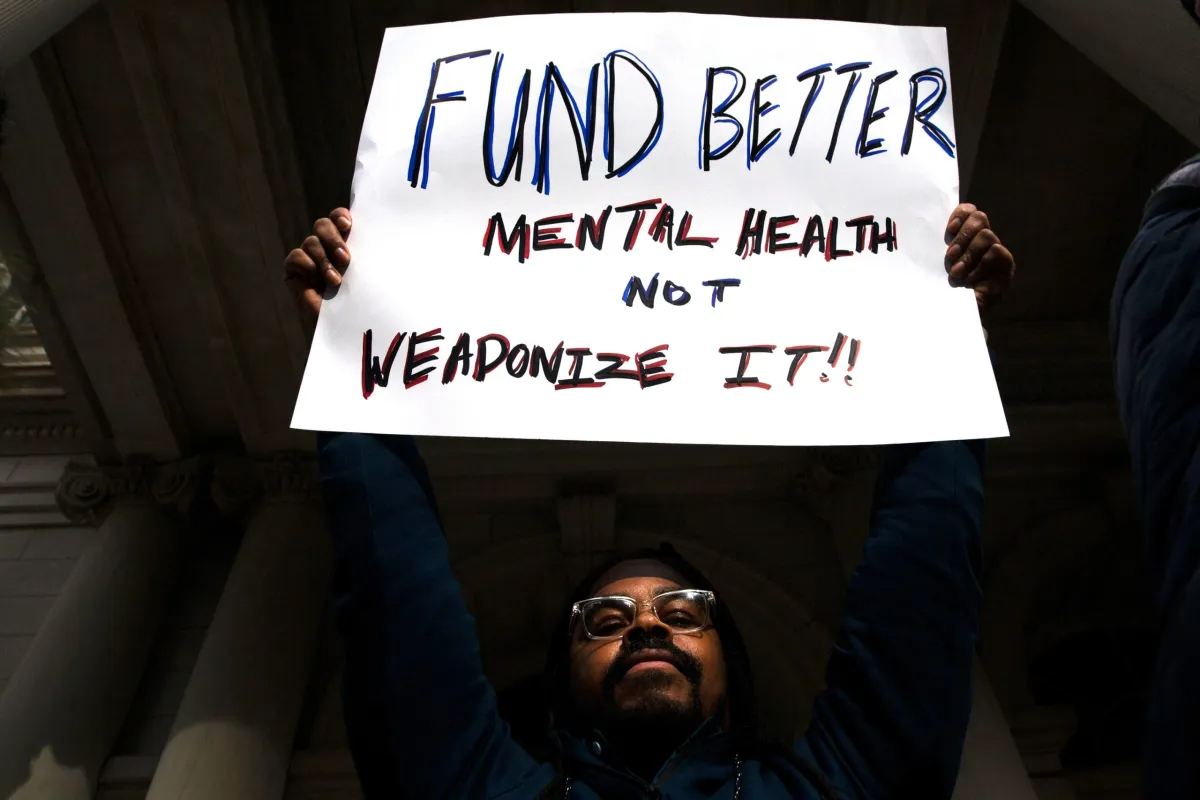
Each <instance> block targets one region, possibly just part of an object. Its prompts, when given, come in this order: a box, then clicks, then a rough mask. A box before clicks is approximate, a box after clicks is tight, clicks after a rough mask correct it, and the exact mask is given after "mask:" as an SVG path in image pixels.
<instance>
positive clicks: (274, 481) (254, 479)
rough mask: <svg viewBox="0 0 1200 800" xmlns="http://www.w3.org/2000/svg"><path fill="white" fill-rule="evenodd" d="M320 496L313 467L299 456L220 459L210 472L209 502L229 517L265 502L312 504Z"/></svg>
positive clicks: (313, 464) (305, 457) (304, 456)
mask: <svg viewBox="0 0 1200 800" xmlns="http://www.w3.org/2000/svg"><path fill="white" fill-rule="evenodd" d="M320 496H321V495H320V486H319V484H318V481H317V470H316V464H315V463H314V461H313V459H312V457H311V456H306V455H304V454H302V453H279V454H276V455H274V456H272V457H270V458H265V459H256V460H252V459H246V458H221V459H218V460H217V462H216V465H215V469H214V470H213V481H212V497H213V502H214V503H216V505H217V507H218V508H219V509H221V511H223V512H224V513H226V514H229V515H231V516H239V515H243V514H245V513H247V512H248V511H250V510H251V509H252V508H254V507H255V506H256V505H257V504H258V503H259V502H260V501H262V500H266V499H270V500H274V501H283V502H294V503H313V502H317V501H319V500H320Z"/></svg>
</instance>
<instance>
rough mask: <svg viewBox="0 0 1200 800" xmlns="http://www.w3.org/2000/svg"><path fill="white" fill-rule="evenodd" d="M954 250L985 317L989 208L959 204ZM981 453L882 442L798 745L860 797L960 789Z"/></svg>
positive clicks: (945, 793) (989, 289)
mask: <svg viewBox="0 0 1200 800" xmlns="http://www.w3.org/2000/svg"><path fill="white" fill-rule="evenodd" d="M946 244H947V248H946V271H947V273H948V275H949V280H950V283H951V284H952V285H955V286H963V287H967V288H970V289H972V290H973V291H974V292H975V297H976V300H977V301H978V304H979V307H980V310H981V311H982V310H984V309H986V308H987V307H988V306H990V305H991V304H993V303H995V302H996V301H997V300H998V299H999V298H1000V296H1001V295H1003V293H1004V292H1005V291H1006V290H1007V289H1008V287H1009V285H1010V284H1011V283H1012V279H1013V275H1014V272H1015V268H1014V263H1013V257H1012V254H1011V253H1010V252H1009V251H1008V250H1007V248H1005V247H1004V246H1003V245H1002V244H1001V243H1000V240H999V238H997V236H996V234H995V233H994V232H993V231H992V229H991V223H990V221H989V220H988V217H987V215H986V214H984V213H982V212H981V211H979V209H977V208H975V206H972V205H969V204H963V205H960V206H959V207H958V208H956V209H955V210H954V212H953V213H952V214H951V215H950V220H949V222H948V223H947V225H946ZM947 413H969V410H964V409H947ZM983 455H984V444H983V442H937V443H933V444H912V445H896V446H892V447H890V448H888V452H887V456H886V458H885V459H884V464H883V467H882V469H881V470H880V473H879V480H878V483H877V484H876V487H875V499H874V506H873V509H872V514H871V530H870V533H869V536H868V538H867V543H866V547H865V548H864V552H863V557H862V561H861V562H860V564H859V565H858V568H857V569H856V570H855V571H854V574H853V575H852V576H851V578H850V584H849V586H848V587H847V590H846V605H845V612H844V615H843V618H842V627H841V631H840V633H839V635H838V638H837V642H836V644H835V646H834V650H833V654H832V656H831V657H830V660H829V668H828V673H827V675H826V689H825V691H824V692H822V694H821V695H820V696H819V697H818V698H817V701H816V703H815V705H814V707H813V720H812V726H811V728H810V729H809V731H808V734H807V735H806V737H805V739H803V740H802V741H801V742H800V743H799V744H798V747H799V749H800V751H801V753H802V754H803V755H806V756H808V757H810V758H812V759H813V760H814V761H816V762H817V763H818V765H819V766H820V767H822V768H823V770H824V771H825V772H826V773H827V774H828V775H829V776H830V777H831V778H833V779H834V781H835V782H836V783H837V784H838V785H841V786H843V787H847V788H849V789H852V790H853V792H854V795H855V796H856V797H859V798H870V800H885V799H886V798H892V797H897V798H908V797H920V798H923V799H924V800H939V798H949V797H950V796H951V795H952V794H953V792H954V784H955V782H956V780H957V777H958V766H959V761H960V760H961V758H962V746H963V739H964V737H965V736H966V730H967V721H968V719H969V718H970V715H971V661H972V658H973V657H974V651H975V642H976V638H977V636H978V631H979V614H980V609H981V607H982V605H983V592H982V589H981V588H980V559H981V550H982V544H981V541H980V516H981V514H982V510H983Z"/></svg>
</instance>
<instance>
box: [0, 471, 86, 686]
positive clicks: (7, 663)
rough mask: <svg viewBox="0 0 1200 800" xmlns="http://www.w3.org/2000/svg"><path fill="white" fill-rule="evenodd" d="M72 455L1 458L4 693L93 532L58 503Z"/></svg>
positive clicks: (0, 657) (0, 672)
mask: <svg viewBox="0 0 1200 800" xmlns="http://www.w3.org/2000/svg"><path fill="white" fill-rule="evenodd" d="M69 458H70V456H25V457H22V458H0V693H3V691H4V689H5V688H6V687H7V685H8V680H9V678H10V677H11V676H12V674H13V671H14V670H16V668H17V665H18V664H19V663H21V659H22V658H24V656H25V651H26V650H27V649H28V647H29V643H30V642H31V641H32V640H33V636H34V634H36V633H37V631H38V628H39V627H40V626H41V624H42V620H43V619H44V618H45V616H46V613H47V612H48V611H49V610H50V606H52V605H53V604H54V600H55V598H56V597H58V593H59V591H60V590H61V589H62V586H63V584H64V583H65V582H66V580H67V576H69V575H70V574H71V570H72V569H73V568H74V567H75V562H76V561H77V560H78V558H79V554H80V552H81V550H82V549H83V547H84V545H85V544H86V542H87V536H88V534H89V533H90V529H89V528H81V527H77V526H74V525H73V524H72V523H71V522H70V521H68V520H67V519H66V518H65V517H63V515H62V514H61V513H60V512H59V510H58V506H57V505H56V504H55V502H54V486H55V483H56V482H57V481H58V476H59V475H60V474H61V473H62V469H63V466H64V465H65V464H66V462H67V460H68V459H69Z"/></svg>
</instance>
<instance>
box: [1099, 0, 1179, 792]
mask: <svg viewBox="0 0 1200 800" xmlns="http://www.w3.org/2000/svg"><path fill="white" fill-rule="evenodd" d="M1185 5H1186V4H1185ZM1110 332H1111V338H1112V348H1113V360H1114V366H1115V373H1116V388H1117V399H1118V404H1119V409H1120V413H1121V420H1122V422H1123V423H1124V426H1125V433H1126V437H1127V438H1128V440H1129V448H1130V454H1131V456H1132V466H1133V476H1134V483H1135V490H1136V495H1137V501H1138V506H1139V510H1140V515H1141V519H1142V526H1143V531H1144V537H1145V543H1146V553H1147V560H1148V565H1149V569H1150V580H1151V586H1152V587H1153V590H1154V604H1155V608H1156V610H1157V614H1158V618H1159V622H1160V626H1161V632H1160V641H1159V652H1158V655H1157V659H1156V664H1155V667H1154V672H1153V677H1152V680H1151V690H1150V702H1149V710H1148V716H1147V726H1146V737H1145V741H1144V747H1143V769H1144V786H1145V793H1146V797H1147V798H1151V799H1152V800H1156V799H1157V798H1181V797H1200V757H1198V756H1200V156H1196V157H1194V158H1192V159H1190V160H1189V161H1187V162H1186V163H1184V164H1183V165H1181V166H1180V167H1179V168H1178V169H1177V170H1175V171H1174V172H1173V173H1171V175H1169V176H1168V177H1167V178H1166V180H1164V181H1163V182H1162V183H1161V184H1160V185H1159V187H1158V188H1157V189H1156V190H1155V191H1154V194H1153V195H1152V196H1151V198H1150V201H1149V203H1148V204H1147V205H1146V209H1145V213H1144V215H1143V217H1142V225H1141V229H1140V230H1139V232H1138V234H1137V236H1136V238H1135V239H1134V240H1133V243H1132V244H1131V245H1130V247H1129V250H1128V252H1127V253H1126V255H1125V259H1124V261H1123V262H1122V264H1121V269H1120V272H1119V273H1118V276H1117V283H1116V287H1115V289H1114V292H1113V300H1112V316H1111V325H1110Z"/></svg>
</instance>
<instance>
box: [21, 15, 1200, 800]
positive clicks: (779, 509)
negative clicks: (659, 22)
mask: <svg viewBox="0 0 1200 800" xmlns="http://www.w3.org/2000/svg"><path fill="white" fill-rule="evenodd" d="M1077 5H1079V4H1073V3H1069V2H1066V1H1065V0H1063V1H1062V2H1056V1H1055V0H1027V2H1024V3H1020V4H1018V3H1009V2H1008V0H997V1H996V2H988V3H962V2H957V1H952V0H762V2H757V3H754V4H752V6H751V7H747V8H739V9H738V12H739V13H754V14H760V15H764V16H813V17H822V18H839V19H856V20H865V21H874V22H884V23H894V24H925V25H941V26H945V27H946V28H947V31H948V35H949V38H950V54H951V69H952V79H953V81H954V92H955V94H954V99H955V103H954V109H955V119H956V130H957V133H958V144H959V154H960V155H959V157H960V164H961V172H962V183H963V186H964V198H965V199H969V200H971V201H972V202H974V203H976V204H977V205H979V206H980V207H981V208H984V209H986V210H987V211H988V213H989V215H990V217H991V220H992V222H993V225H994V227H995V228H996V229H997V230H998V231H999V232H1000V234H1001V236H1002V237H1003V238H1004V239H1005V242H1006V244H1008V245H1009V247H1010V248H1011V249H1012V250H1013V251H1014V253H1015V254H1016V256H1017V259H1018V263H1019V276H1018V283H1017V286H1016V288H1015V289H1014V291H1013V292H1012V295H1011V297H1010V298H1009V299H1008V301H1006V304H1005V305H1004V307H1003V308H1001V309H999V311H998V312H997V314H996V315H995V316H994V317H993V318H992V319H990V320H989V323H988V325H989V341H990V343H991V345H992V348H993V350H994V353H995V358H996V364H997V378H998V381H999V383H1000V387H1001V392H1002V395H1003V397H1004V400H1005V404H1006V409H1007V413H1008V418H1009V423H1010V427H1011V429H1012V434H1013V435H1012V437H1011V438H1009V439H1006V440H1002V441H997V442H995V443H994V444H993V445H992V447H991V451H990V456H989V467H988V469H989V473H988V477H987V481H988V483H987V492H988V507H987V512H986V521H985V549H986V552H985V558H986V564H985V568H986V572H985V592H986V598H987V599H986V605H985V610H984V620H983V632H982V637H981V641H980V647H979V659H978V661H977V664H976V698H975V707H974V712H973V716H972V721H971V727H970V730H969V732H968V738H967V743H966V747H965V752H964V757H963V767H962V774H961V777H960V782H959V789H958V791H957V793H956V797H957V798H959V800H992V799H993V798H995V799H996V800H1001V799H1003V800H1013V799H1019V798H1035V797H1037V798H1042V800H1050V799H1051V798H1053V800H1067V799H1068V798H1077V800H1089V799H1095V800H1098V799H1099V798H1106V800H1107V799H1109V798H1112V799H1113V800H1115V799H1116V798H1135V797H1137V796H1138V794H1137V759H1138V737H1137V728H1138V726H1139V723H1140V711H1141V707H1142V703H1143V693H1144V685H1145V674H1146V671H1147V669H1148V666H1149V659H1150V654H1151V648H1152V641H1153V627H1154V626H1153V620H1152V619H1151V617H1150V614H1149V610H1148V603H1147V600H1146V598H1145V596H1144V591H1143V586H1142V577H1141V573H1140V569H1139V564H1140V550H1139V543H1138V538H1137V529H1136V520H1135V518H1134V512H1133V503H1132V490H1131V486H1130V477H1129V472H1128V464H1127V457H1126V456H1125V452H1124V446H1123V441H1122V436H1121V430H1120V425H1119V421H1118V419H1117V415H1116V410H1115V401H1114V398H1113V394H1112V388H1111V365H1110V361H1109V357H1108V346H1107V339H1106V313H1107V300H1108V293H1109V290H1110V287H1111V284H1112V279H1113V276H1114V275H1115V273H1116V269H1117V264H1118V262H1119V260H1120V256H1121V253H1122V251H1123V249H1124V246H1125V243H1126V242H1128V240H1129V239H1130V237H1131V236H1132V234H1133V231H1134V230H1135V228H1136V224H1137V220H1138V216H1139V213H1140V209H1141V205H1142V203H1143V202H1144V199H1145V198H1146V196H1147V195H1148V193H1149V191H1150V189H1151V188H1152V187H1153V185H1154V184H1155V183H1156V181H1157V180H1158V178H1160V177H1161V176H1162V175H1163V174H1165V173H1166V172H1167V171H1168V170H1169V169H1170V168H1172V167H1174V166H1175V165H1176V164H1177V163H1178V162H1179V161H1181V160H1182V159H1183V158H1185V157H1186V156H1187V155H1189V154H1190V153H1191V152H1193V151H1194V150H1195V148H1196V146H1197V145H1198V144H1200V114H1197V113H1196V111H1197V110H1198V109H1200V88H1198V87H1200V76H1197V75H1196V74H1195V73H1194V72H1193V73H1191V74H1190V75H1189V74H1188V73H1187V72H1186V69H1185V68H1184V67H1180V66H1178V65H1181V64H1191V63H1194V61H1195V59H1194V58H1193V59H1190V60H1189V59H1188V58H1187V57H1186V54H1187V53H1189V52H1190V53H1194V52H1195V47H1197V46H1200V42H1198V41H1196V38H1197V37H1196V32H1195V31H1194V30H1192V28H1194V26H1191V28H1189V27H1186V26H1184V25H1182V24H1181V23H1179V18H1178V17H1177V15H1178V14H1179V13H1181V12H1180V9H1179V7H1178V3H1176V2H1174V0H1161V2H1160V0H1155V1H1154V2H1153V3H1146V4H1144V5H1145V8H1141V5H1142V4H1132V5H1137V6H1139V7H1138V9H1137V10H1131V9H1130V8H1129V7H1127V6H1130V5H1131V4H1124V3H1119V2H1115V1H1114V2H1109V3H1107V4H1105V3H1092V4H1085V5H1087V6H1088V7H1089V9H1090V11H1089V13H1088V14H1087V16H1084V15H1083V14H1082V13H1081V12H1080V11H1079V10H1078V9H1077V8H1075V6H1077ZM1101 6H1104V8H1100V7H1101ZM603 10H691V11H707V12H716V13H719V12H722V11H728V10H730V9H729V8H727V7H725V6H722V5H721V4H715V3H704V2H699V3H697V2H693V3H688V4H671V3H660V2H652V3H645V2H643V3H637V4H634V3H630V4H624V3H620V2H616V1H615V0H575V1H574V2H570V1H569V0H528V2H525V3H523V4H520V6H519V7H516V6H508V5H505V4H501V3H494V2H469V1H468V0H459V1H458V2H443V3H431V2H423V1H422V2H411V1H410V2H387V1H386V0H346V2H344V3H324V2H318V1H317V0H295V1H294V2H283V1H282V0H280V1H279V2H274V1H268V0H102V2H100V3H98V4H96V5H94V6H93V7H91V8H90V9H89V10H87V11H86V12H85V13H84V14H83V15H82V16H80V17H78V18H77V19H75V20H74V21H73V22H72V23H71V24H70V25H68V26H67V27H66V28H65V29H63V30H61V31H60V32H59V33H57V34H56V35H55V36H54V37H53V38H52V39H51V40H50V41H49V42H48V43H47V44H45V45H44V46H42V47H41V48H39V49H38V50H37V51H36V52H35V53H34V54H33V55H32V56H31V57H29V58H26V59H23V60H21V61H19V62H18V63H16V64H15V65H13V66H12V67H10V68H9V69H8V70H7V71H6V72H5V74H4V75H3V83H2V86H3V90H4V93H5V96H6V97H7V100H8V120H7V122H6V123H5V126H4V130H3V133H4V139H5V146H4V150H3V155H2V157H0V179H2V181H0V261H2V262H3V265H4V267H3V270H0V287H2V288H0V323H2V324H3V325H4V328H3V332H2V335H0V456H2V457H0V481H2V482H0V797H3V798H21V799H22V800H33V799H36V800H41V799H42V798H47V799H49V798H54V800H59V799H60V798H61V799H62V800H84V799H85V798H91V797H101V798H114V799H115V798H122V800H123V799H124V798H142V797H150V798H154V799H155V800H159V799H164V798H201V799H204V798H223V799H224V798H247V800H249V799H251V798H253V800H260V799H261V798H281V797H288V798H305V799H310V798H330V800H334V799H335V798H336V799H338V800H340V799H341V798H354V797H357V796H359V794H358V789H357V782H356V780H355V777H354V773H353V769H352V766H351V764H350V760H349V755H348V752H347V748H346V740H345V731H344V729H343V726H342V722H341V710H340V706H339V698H338V691H337V683H338V675H339V669H340V667H339V651H338V643H337V639H336V636H335V635H334V634H333V632H332V629H331V625H330V621H329V617H328V579H329V568H330V560H329V553H328V541H327V535H326V532H325V531H324V529H323V526H322V522H321V519H322V515H321V508H320V500H319V497H318V496H317V493H316V492H315V480H314V479H315V476H314V472H313V464H312V453H313V440H312V437H311V435H309V434H305V433H300V432H296V431H291V430H290V429H289V427H288V423H289V419H290V416H291V406H292V403H293V401H294V399H295V395H296V391H297V388H298V386H299V380H300V376H301V373H302V370H303V367H304V360H305V356H306V345H305V340H304V336H303V333H302V331H301V329H300V326H299V323H298V320H297V319H296V315H295V313H294V311H293V309H292V306H291V303H290V299H289V298H288V297H287V296H286V293H285V291H284V288H283V286H282V283H281V280H280V273H281V265H282V259H283V256H284V254H285V253H286V251H287V250H288V249H290V247H292V246H294V245H295V244H296V243H298V242H299V241H300V240H301V239H302V238H303V237H304V235H305V233H306V232H307V230H308V226H309V225H310V224H311V220H312V219H314V218H316V217H318V216H321V215H323V214H326V213H328V211H329V210H330V209H331V208H333V207H335V206H338V205H344V204H346V203H347V202H348V192H349V177H350V175H351V172H352V169H353V163H354V155H355V148H356V146H357V138H358V128H359V124H360V122H361V119H362V115H363V110H364V108H365V102H366V98H367V96H368V94H369V88H370V82H371V76H372V73H373V68H374V62H375V58H376V56H377V54H378V50H379V44H380V41H381V39H382V35H383V31H384V29H385V28H386V27H388V26H391V25H401V24H417V23H423V22H432V21H444V20H448V19H462V18H468V17H479V16H488V15H494V14H503V13H517V12H520V13H551V12H560V11H603ZM1179 71H1182V73H1181V74H1180V72H1179ZM948 413H966V412H965V410H948ZM421 447H422V451H423V453H424V455H425V457H426V460H427V461H428V463H429V466H430V469H431V473H432V475H433V478H434V482H435V486H436V489H437V492H438V496H439V502H440V505H441V507H442V510H443V514H444V518H445V527H446V534H447V536H448V538H449V541H450V544H451V550H452V553H453V557H454V562H455V568H456V571H457V574H458V576H459V578H460V580H461V582H462V585H463V589H464V592H465V593H466V596H467V599H468V603H469V605H470V606H471V608H472V610H473V612H474V613H475V616H476V619H477V622H478V626H479V634H480V637H481V642H482V646H483V652H484V657H485V664H486V668H487V671H488V674H489V676H490V678H491V679H492V681H493V682H494V684H495V686H496V688H497V690H498V692H499V693H500V697H501V704H502V708H503V709H504V710H505V712H506V715H507V716H508V717H509V719H510V720H511V722H512V724H513V726H514V728H515V729H516V730H517V732H518V734H520V735H530V736H531V735H532V731H534V730H535V729H536V727H537V725H538V724H539V720H538V719H537V718H536V717H537V715H536V713H534V712H533V711H531V709H536V702H535V700H534V698H536V697H537V693H538V691H539V686H538V683H537V676H538V673H539V672H540V669H541V666H542V661H543V657H544V647H545V642H546V640H547V635H548V632H549V626H550V625H552V623H553V621H554V620H555V619H556V617H557V615H558V613H559V611H560V609H561V606H562V603H563V602H564V601H565V596H566V592H567V590H568V588H569V586H571V585H572V584H573V583H574V581H575V580H576V579H577V578H578V577H579V576H580V575H581V574H582V573H583V572H585V571H586V570H587V569H588V568H589V567H590V566H591V565H592V564H594V563H596V562H597V561H598V560H601V559H604V558H606V557H607V556H608V555H610V554H612V553H619V552H624V551H626V550H630V549H636V548H638V547H641V546H644V545H646V544H652V543H657V542H658V541H661V540H664V539H665V540H668V541H671V542H673V543H675V544H676V546H677V547H678V548H679V549H680V550H681V552H683V553H684V554H685V555H687V556H688V557H689V558H690V559H692V560H693V561H694V562H695V563H696V564H697V565H698V566H700V567H701V568H702V569H704V570H705V571H706V573H707V574H708V575H710V576H711V578H712V579H713V581H714V582H715V583H716V585H717V586H718V588H719V589H720V591H721V593H722V596H723V597H724V598H725V599H726V601H727V602H729V604H730V605H731V607H732V608H733V611H734V613H735V614H736V616H737V617H738V619H739V624H740V625H741V627H742V628H743V630H744V633H745V635H746V639H747V643H748V646H749V648H750V649H751V655H752V658H753V660H754V664H755V670H756V676H755V677H756V680H757V681H758V682H759V684H760V685H761V686H762V687H765V688H764V691H763V692H762V694H763V695H764V698H765V699H766V701H767V702H766V704H765V706H764V712H765V714H766V718H767V721H768V723H769V725H770V727H771V728H772V730H774V731H775V732H776V733H778V734H779V735H790V734H792V733H794V732H796V731H799V730H802V729H803V727H804V725H805V724H806V721H807V715H808V708H809V705H810V703H811V699H812V696H813V694H814V693H815V692H816V691H818V690H819V689H820V686H821V682H822V674H823V671H824V666H825V662H826V659H827V657H828V651H829V648H830V646H831V643H832V641H833V639H834V637H835V636H836V632H837V625H838V619H839V616H840V612H841V602H842V599H841V595H842V590H843V587H844V583H845V578H846V576H847V575H848V574H849V571H850V570H851V569H852V568H853V566H854V564H855V563H856V561H857V558H858V556H859V554H860V552H861V548H862V542H863V539H864V537H865V534H866V525H867V516H868V512H869V507H870V498H871V489H872V485H873V479H874V464H875V461H876V454H875V453H873V452H872V451H871V450H869V449H861V450H860V449H838V448H835V449H813V450H808V449H795V448H751V447H727V448H717V447H672V446H647V445H615V444H596V443H565V442H515V441H476V440H437V439H429V440H424V441H422V443H421ZM564 576H565V577H564ZM514 607H516V608H518V609H519V610H520V613H518V614H512V613H508V612H509V611H510V610H511V609H512V608H514Z"/></svg>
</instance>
